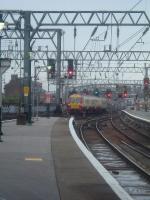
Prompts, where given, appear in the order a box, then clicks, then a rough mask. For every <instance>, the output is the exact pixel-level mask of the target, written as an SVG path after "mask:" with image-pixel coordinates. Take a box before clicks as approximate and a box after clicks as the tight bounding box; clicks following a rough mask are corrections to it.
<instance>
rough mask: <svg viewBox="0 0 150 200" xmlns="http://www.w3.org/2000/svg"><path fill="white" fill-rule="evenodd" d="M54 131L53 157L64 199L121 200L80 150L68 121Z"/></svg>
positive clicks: (60, 121) (60, 123)
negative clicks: (69, 128)
mask: <svg viewBox="0 0 150 200" xmlns="http://www.w3.org/2000/svg"><path fill="white" fill-rule="evenodd" d="M52 132H53V133H52V154H53V158H54V166H55V171H56V179H57V183H58V187H59V193H60V196H61V200H100V199H102V200H118V199H119V198H118V197H117V196H116V194H114V192H113V191H112V189H111V188H110V187H109V186H108V185H107V184H106V182H105V181H104V179H103V178H102V177H100V175H99V174H98V172H97V171H96V170H95V169H94V168H93V166H92V165H91V164H90V163H89V161H88V160H87V159H86V158H85V156H84V155H83V153H82V152H81V151H80V150H79V148H78V147H77V145H76V143H75V142H74V140H73V139H72V136H71V135H70V133H69V130H68V121H66V120H65V119H63V118H62V119H60V120H59V121H58V122H57V123H55V125H54V127H53V131H52Z"/></svg>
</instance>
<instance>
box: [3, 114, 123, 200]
mask: <svg viewBox="0 0 150 200" xmlns="http://www.w3.org/2000/svg"><path fill="white" fill-rule="evenodd" d="M3 132H4V136H3V137H2V139H3V140H4V142H3V143H0V200H60V199H61V200H100V199H102V200H118V199H119V198H118V197H117V196H116V194H114V192H113V191H112V189H111V188H110V187H109V186H108V185H107V184H106V182H105V181H104V180H103V178H101V177H100V175H99V174H98V173H97V172H96V171H95V169H94V168H93V166H92V165H91V164H90V163H89V161H88V160H87V159H86V158H85V157H84V155H83V154H82V152H81V151H80V150H79V149H78V147H77V145H76V144H75V142H74V140H73V139H72V137H71V135H70V133H69V129H68V121H67V120H66V119H64V118H61V119H58V118H49V119H47V118H39V120H38V121H35V123H34V124H33V125H31V126H29V125H26V126H23V125H19V126H17V125H16V124H15V122H9V123H4V124H3Z"/></svg>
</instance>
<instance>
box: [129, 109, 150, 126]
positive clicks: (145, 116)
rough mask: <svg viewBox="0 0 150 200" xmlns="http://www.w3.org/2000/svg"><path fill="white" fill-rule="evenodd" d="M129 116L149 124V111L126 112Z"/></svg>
mask: <svg viewBox="0 0 150 200" xmlns="http://www.w3.org/2000/svg"><path fill="white" fill-rule="evenodd" d="M126 111H127V112H128V113H129V114H131V115H134V116H135V117H138V118H141V119H143V120H145V121H147V122H148V123H150V110H149V111H147V112H146V111H144V110H130V109H127V110H126Z"/></svg>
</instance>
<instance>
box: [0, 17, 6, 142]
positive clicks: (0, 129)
mask: <svg viewBox="0 0 150 200" xmlns="http://www.w3.org/2000/svg"><path fill="white" fill-rule="evenodd" d="M4 27H5V23H4V21H3V20H2V15H1V14H0V30H3V29H4ZM1 38H2V36H0V142H2V139H1V136H2V135H3V132H2V65H1V60H2V59H1Z"/></svg>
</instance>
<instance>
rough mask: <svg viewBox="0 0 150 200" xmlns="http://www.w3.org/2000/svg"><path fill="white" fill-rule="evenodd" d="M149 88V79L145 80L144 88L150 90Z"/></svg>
mask: <svg viewBox="0 0 150 200" xmlns="http://www.w3.org/2000/svg"><path fill="white" fill-rule="evenodd" d="M148 86H149V78H144V88H148Z"/></svg>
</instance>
